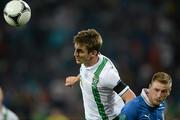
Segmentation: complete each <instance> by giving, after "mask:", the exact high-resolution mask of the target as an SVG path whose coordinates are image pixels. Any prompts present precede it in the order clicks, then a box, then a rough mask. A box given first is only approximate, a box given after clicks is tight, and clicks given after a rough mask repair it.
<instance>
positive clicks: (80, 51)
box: [74, 43, 92, 64]
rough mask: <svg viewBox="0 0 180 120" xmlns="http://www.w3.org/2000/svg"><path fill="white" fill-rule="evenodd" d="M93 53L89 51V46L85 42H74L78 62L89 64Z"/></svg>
mask: <svg viewBox="0 0 180 120" xmlns="http://www.w3.org/2000/svg"><path fill="white" fill-rule="evenodd" d="M91 56H92V55H91V53H88V50H87V47H86V46H85V45H83V44H78V43H75V44H74V57H75V60H76V63H77V64H82V63H83V64H88V63H89V62H90V60H91Z"/></svg>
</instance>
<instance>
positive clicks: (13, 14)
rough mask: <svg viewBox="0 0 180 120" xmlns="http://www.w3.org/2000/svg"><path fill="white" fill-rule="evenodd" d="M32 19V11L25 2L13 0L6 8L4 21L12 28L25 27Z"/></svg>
mask: <svg viewBox="0 0 180 120" xmlns="http://www.w3.org/2000/svg"><path fill="white" fill-rule="evenodd" d="M30 18H31V9H30V7H29V5H28V4H27V3H26V2H25V1H23V0H11V1H9V2H8V3H7V4H6V6H5V8H4V19H5V21H6V22H7V23H8V24H9V25H11V26H23V25H25V24H26V23H27V22H28V21H29V20H30Z"/></svg>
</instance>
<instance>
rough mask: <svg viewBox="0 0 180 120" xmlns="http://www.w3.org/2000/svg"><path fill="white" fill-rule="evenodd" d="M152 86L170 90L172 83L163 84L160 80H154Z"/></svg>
mask: <svg viewBox="0 0 180 120" xmlns="http://www.w3.org/2000/svg"><path fill="white" fill-rule="evenodd" d="M151 88H156V89H160V90H169V89H171V85H170V84H163V83H161V82H159V81H154V82H153V83H152V84H151Z"/></svg>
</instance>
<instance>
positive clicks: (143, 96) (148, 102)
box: [141, 88, 155, 107]
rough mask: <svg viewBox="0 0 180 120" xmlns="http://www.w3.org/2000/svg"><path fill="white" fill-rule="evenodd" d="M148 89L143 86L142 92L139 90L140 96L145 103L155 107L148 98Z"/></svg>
mask: <svg viewBox="0 0 180 120" xmlns="http://www.w3.org/2000/svg"><path fill="white" fill-rule="evenodd" d="M148 92H149V90H148V89H147V88H143V89H142V92H141V96H142V98H143V99H144V101H145V103H146V104H147V105H148V106H150V107H155V106H154V105H153V104H152V103H151V102H150V100H149V98H148V96H147V94H148Z"/></svg>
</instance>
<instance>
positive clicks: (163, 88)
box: [148, 81, 171, 106]
mask: <svg viewBox="0 0 180 120" xmlns="http://www.w3.org/2000/svg"><path fill="white" fill-rule="evenodd" d="M170 90H171V86H170V85H169V84H162V83H160V82H158V81H154V82H153V83H152V84H151V85H150V87H149V93H148V97H149V100H150V102H151V103H152V104H153V105H155V106H158V105H159V104H160V103H161V102H162V101H164V100H165V99H166V97H167V96H168V95H169V94H170Z"/></svg>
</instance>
